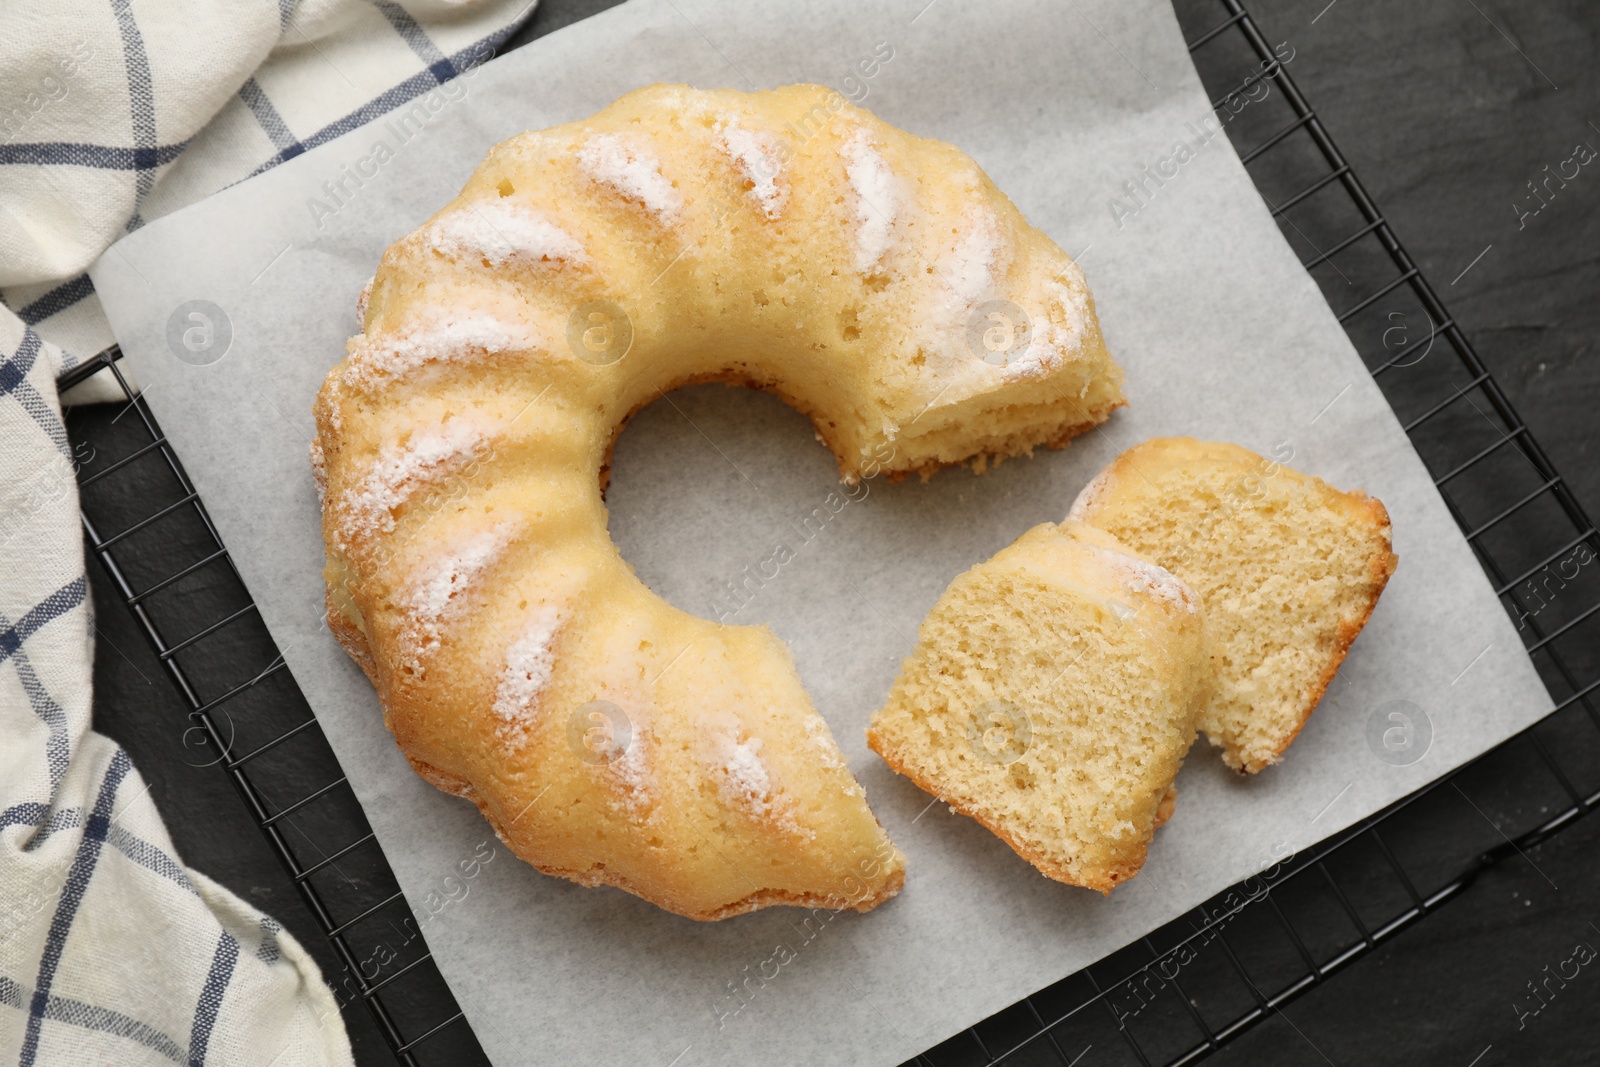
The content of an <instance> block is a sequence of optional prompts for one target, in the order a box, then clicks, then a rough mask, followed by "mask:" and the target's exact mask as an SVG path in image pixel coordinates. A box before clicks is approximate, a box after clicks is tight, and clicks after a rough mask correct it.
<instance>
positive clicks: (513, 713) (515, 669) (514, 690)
mask: <svg viewBox="0 0 1600 1067" xmlns="http://www.w3.org/2000/svg"><path fill="white" fill-rule="evenodd" d="M564 621H565V620H564V618H563V616H562V613H561V611H560V609H559V608H557V607H555V606H553V605H549V604H542V605H540V606H539V607H538V608H537V609H535V610H534V612H533V614H531V615H530V616H529V617H528V622H527V624H526V625H525V626H524V627H523V628H522V633H521V634H519V635H518V636H517V639H516V640H515V641H513V642H512V643H511V647H510V648H508V649H506V665H505V669H504V670H503V671H502V672H501V673H500V684H499V685H498V686H496V687H495V691H494V705H493V707H494V714H495V719H496V720H497V721H496V723H495V730H496V733H497V734H498V735H499V737H500V738H501V739H502V740H513V739H515V738H518V737H522V736H525V735H526V734H527V732H528V731H529V730H530V729H531V728H532V727H533V725H534V721H535V719H536V717H537V716H538V713H539V694H540V693H541V692H543V691H544V687H545V686H546V685H548V684H549V682H550V676H551V675H552V674H553V673H554V672H555V666H556V658H555V651H554V648H553V647H552V646H554V644H555V640H556V635H557V634H559V633H560V632H561V626H562V624H563V622H564Z"/></svg>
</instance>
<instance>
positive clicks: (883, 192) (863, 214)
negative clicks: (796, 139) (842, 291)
mask: <svg viewBox="0 0 1600 1067" xmlns="http://www.w3.org/2000/svg"><path fill="white" fill-rule="evenodd" d="M844 160H845V166H844V169H845V174H846V175H848V176H849V178H850V188H851V189H853V190H854V191H855V194H856V256H855V268H856V270H858V271H860V272H861V273H863V274H867V273H870V272H871V271H872V269H873V268H874V267H876V266H877V265H878V261H879V260H881V259H883V257H884V254H885V253H886V252H888V251H889V245H890V241H891V239H892V238H893V236H894V220H895V214H896V213H897V212H898V211H899V198H898V196H897V195H896V192H895V182H894V171H893V170H892V169H890V167H889V161H888V160H886V159H884V158H883V155H882V154H881V153H880V152H879V151H878V150H877V148H876V147H874V146H873V144H872V138H871V136H870V135H869V134H868V133H867V131H866V130H860V131H857V133H856V135H855V136H854V137H852V138H851V139H850V140H849V141H847V142H845V145H844Z"/></svg>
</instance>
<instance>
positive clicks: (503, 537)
mask: <svg viewBox="0 0 1600 1067" xmlns="http://www.w3.org/2000/svg"><path fill="white" fill-rule="evenodd" d="M510 538H511V524H510V523H500V524H499V525H497V526H492V527H490V528H489V529H487V530H482V531H478V532H476V533H474V534H472V535H471V536H469V537H467V538H465V539H464V540H462V541H461V542H459V543H458V544H456V545H454V546H452V550H451V551H448V552H446V553H445V554H444V555H443V556H442V557H441V558H439V559H437V560H435V561H433V562H432V564H431V566H429V567H427V568H426V569H424V570H423V572H422V578H421V580H420V581H418V582H417V583H416V584H415V585H414V586H412V587H411V589H410V590H409V592H408V593H407V594H406V596H405V602H406V606H407V607H409V608H410V609H411V614H410V615H409V616H408V618H407V624H406V627H405V631H404V634H403V640H404V643H405V646H406V652H407V658H408V660H409V662H410V663H411V664H412V666H416V665H417V664H418V663H419V662H420V660H421V658H422V657H423V656H424V655H426V654H428V653H430V652H432V651H433V650H434V649H436V648H438V647H439V642H440V638H441V635H442V628H443V626H444V624H445V622H446V621H447V620H448V618H449V617H450V616H452V615H453V614H455V612H456V611H458V610H459V609H460V608H461V606H462V604H463V602H464V600H465V599H466V597H465V594H466V593H468V591H469V590H471V589H472V588H473V587H474V586H475V585H476V584H477V581H478V578H479V577H480V576H481V575H482V574H483V572H484V571H485V570H487V569H488V568H489V566H490V565H491V564H493V563H494V562H495V560H497V559H499V557H500V555H501V553H503V552H504V551H505V549H506V545H507V543H508V542H509V541H510Z"/></svg>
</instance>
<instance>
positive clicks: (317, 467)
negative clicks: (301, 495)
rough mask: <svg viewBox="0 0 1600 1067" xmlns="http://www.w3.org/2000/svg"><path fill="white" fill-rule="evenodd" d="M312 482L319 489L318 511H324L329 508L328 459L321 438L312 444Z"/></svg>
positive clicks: (314, 440) (315, 439)
mask: <svg viewBox="0 0 1600 1067" xmlns="http://www.w3.org/2000/svg"><path fill="white" fill-rule="evenodd" d="M311 481H312V482H313V483H314V484H315V485H316V487H317V509H318V510H319V511H320V510H324V509H326V508H327V506H328V459H327V456H325V455H324V454H323V452H322V440H321V439H320V438H314V439H313V440H312V442H311Z"/></svg>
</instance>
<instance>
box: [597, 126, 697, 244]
mask: <svg viewBox="0 0 1600 1067" xmlns="http://www.w3.org/2000/svg"><path fill="white" fill-rule="evenodd" d="M578 162H579V163H580V164H582V166H583V169H584V173H586V174H588V176H589V177H590V179H591V180H593V181H597V182H599V183H600V184H602V185H609V186H611V188H613V189H615V190H616V191H617V192H619V193H621V194H622V195H623V196H624V197H626V198H627V199H629V200H633V201H636V202H638V203H640V204H643V205H644V207H645V209H646V210H648V211H649V212H650V213H651V214H653V215H655V216H656V217H657V218H659V219H661V220H662V221H663V222H671V221H672V220H673V219H674V218H675V217H676V216H677V214H678V211H679V209H680V208H682V206H683V201H682V200H681V199H680V198H679V196H678V191H677V190H676V189H674V188H673V187H672V183H671V182H669V181H668V180H667V179H666V177H665V176H664V175H663V174H662V173H661V161H660V160H658V159H656V157H655V156H654V155H652V154H651V153H650V152H649V150H647V149H645V148H643V147H641V146H640V145H638V144H637V143H636V142H635V141H633V140H632V139H630V138H627V137H624V136H623V135H622V134H620V133H606V134H601V135H600V136H598V137H591V138H589V139H588V140H587V141H585V142H584V145H583V147H582V148H580V149H579V150H578Z"/></svg>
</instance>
